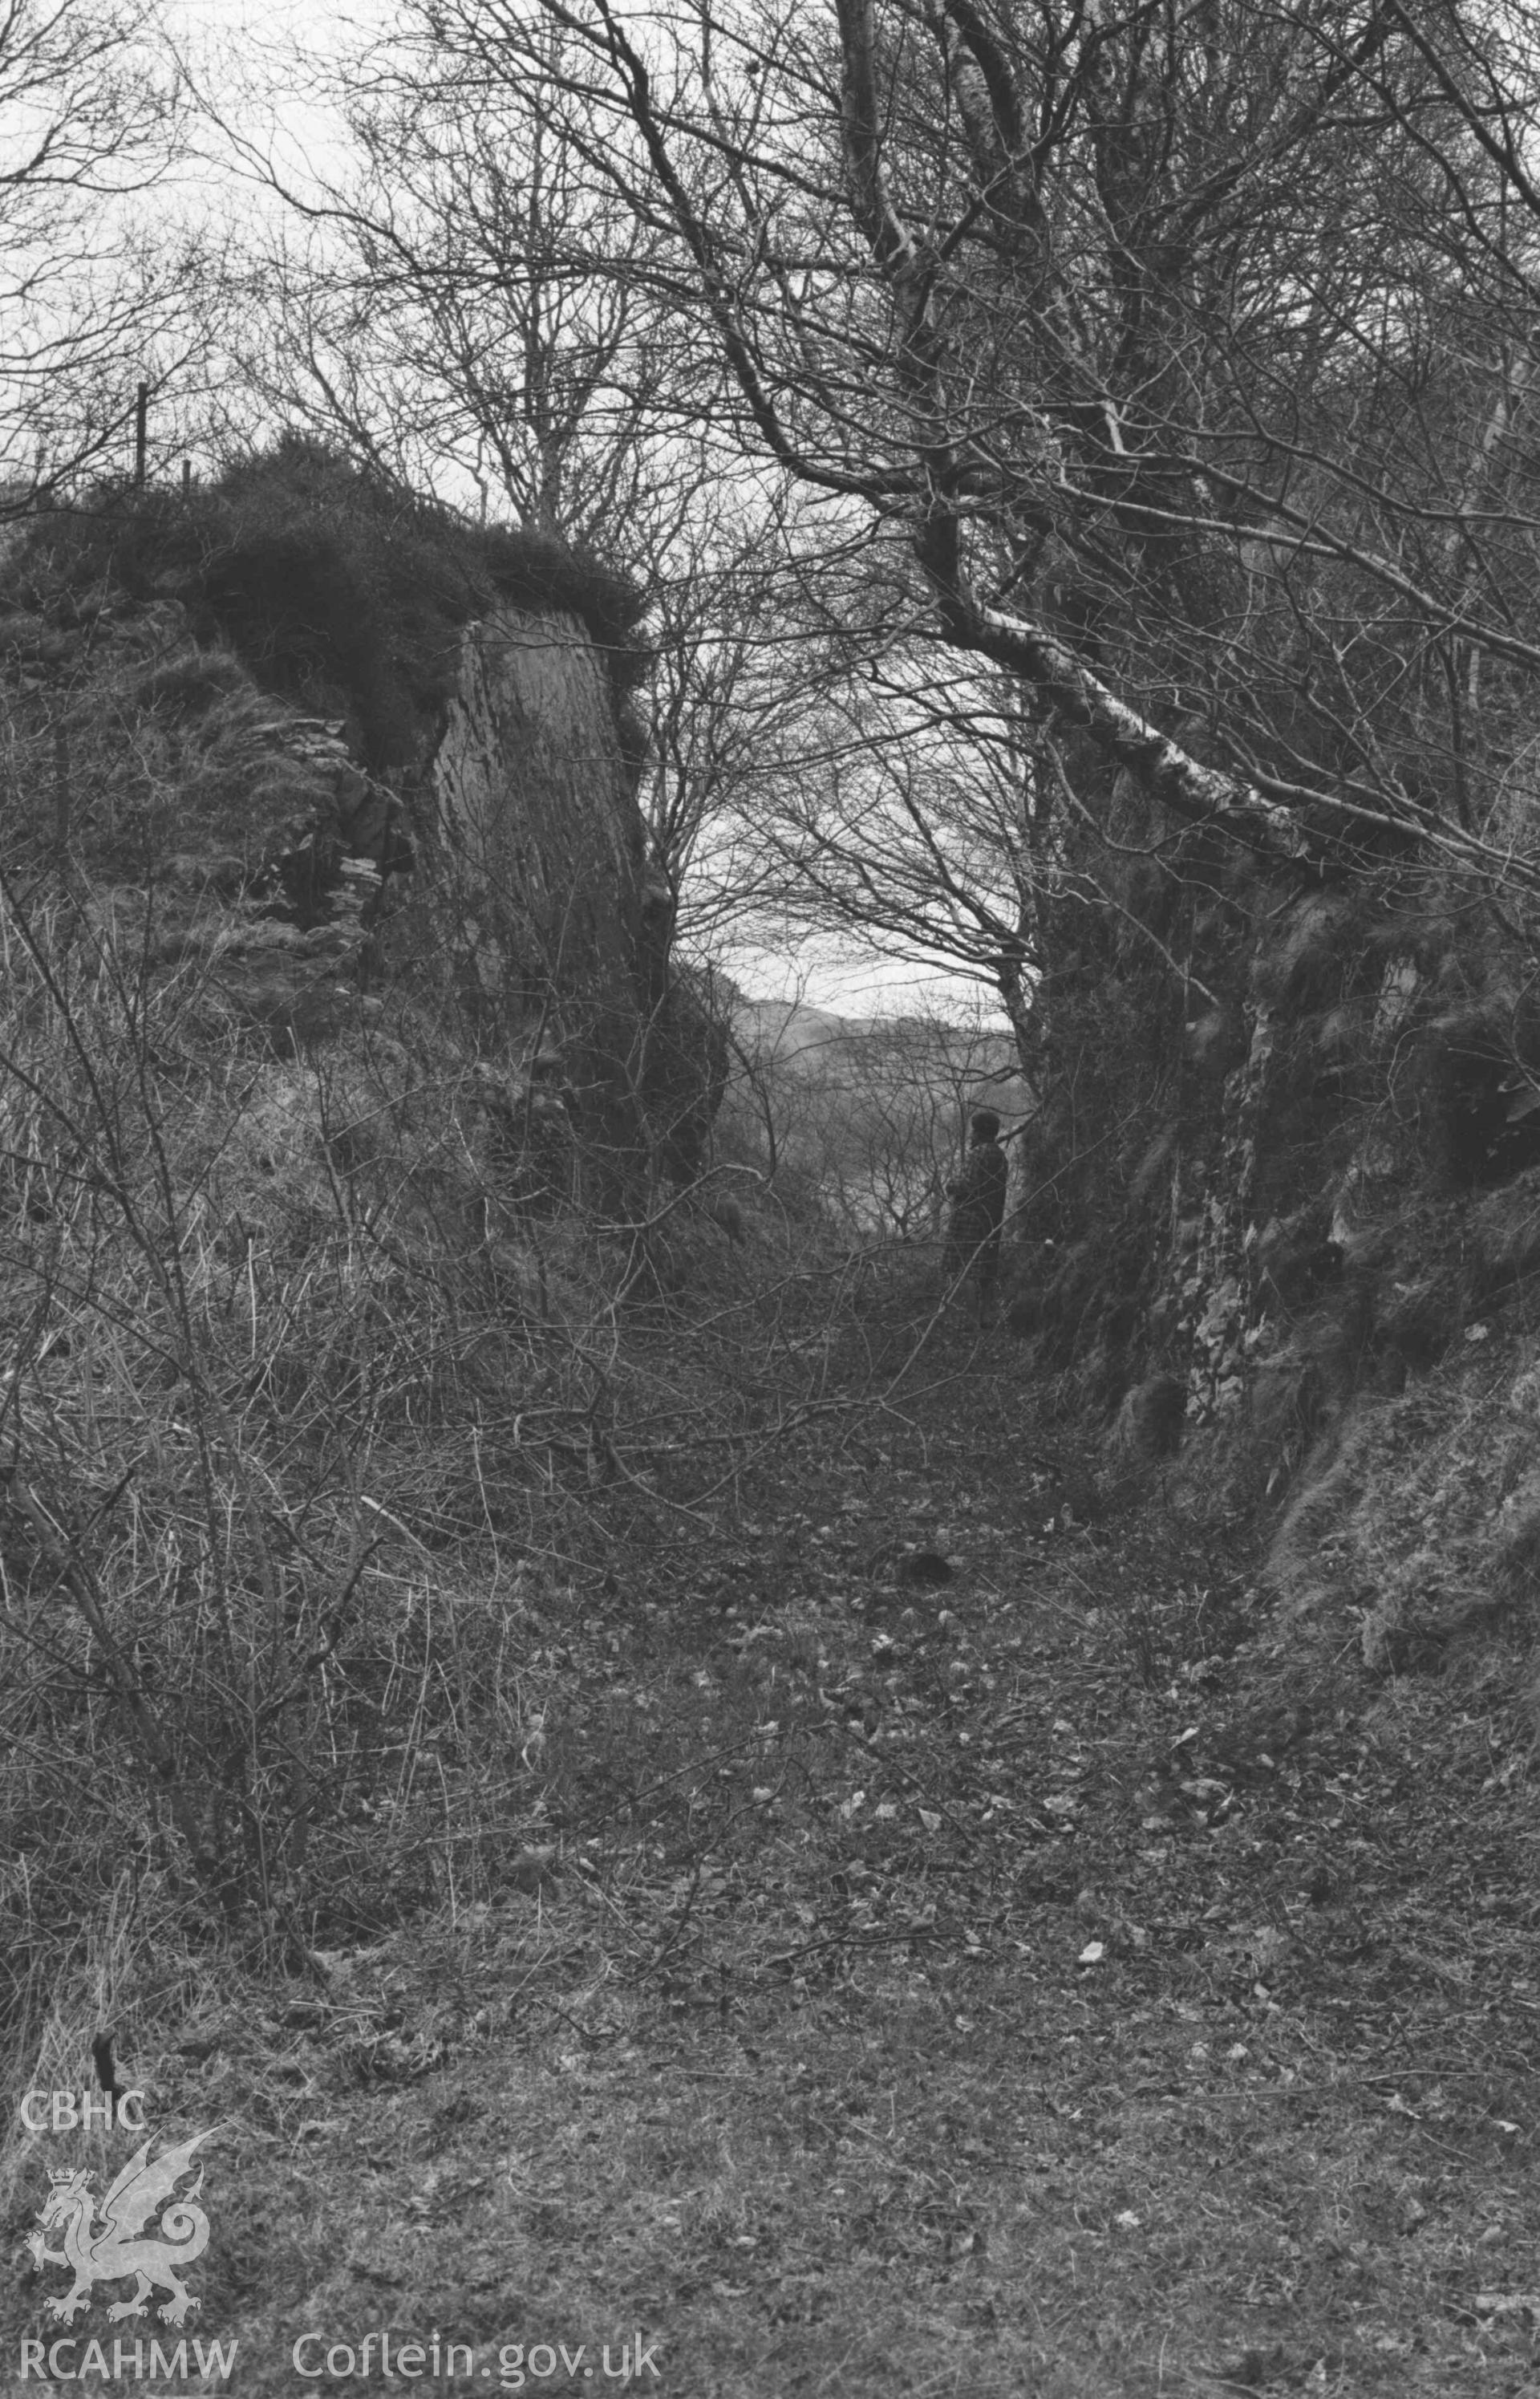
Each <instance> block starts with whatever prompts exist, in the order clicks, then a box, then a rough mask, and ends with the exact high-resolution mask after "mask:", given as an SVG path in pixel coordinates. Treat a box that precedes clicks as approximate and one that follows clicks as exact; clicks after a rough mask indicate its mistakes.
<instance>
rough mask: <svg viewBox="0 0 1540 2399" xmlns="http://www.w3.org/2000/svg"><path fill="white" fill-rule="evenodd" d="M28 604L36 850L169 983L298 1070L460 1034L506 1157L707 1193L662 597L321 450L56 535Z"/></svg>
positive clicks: (698, 1030) (560, 1180)
mask: <svg viewBox="0 0 1540 2399" xmlns="http://www.w3.org/2000/svg"><path fill="white" fill-rule="evenodd" d="M19 588H20V589H21V590H22V592H23V596H24V597H25V598H26V600H27V602H28V605H27V606H26V608H25V609H24V610H19V611H15V612H13V614H12V615H11V616H10V617H6V618H4V619H3V620H0V649H4V650H6V651H8V654H9V658H10V675H11V679H12V680H13V682H14V683H15V684H16V686H17V691H16V698H17V711H16V716H15V720H14V723H15V726H16V727H17V728H19V729H20V731H21V733H22V735H23V738H24V739H30V740H33V741H34V742H35V743H36V745H37V748H38V752H39V756H40V757H41V758H43V759H45V760H46V762H47V766H46V772H47V774H48V776H49V778H50V779H51V781H52V783H53V785H54V787H55V788H54V790H53V792H52V793H51V803H52V805H51V808H50V807H45V808H43V809H40V810H39V811H38V819H39V822H38V831H39V834H40V842H39V850H38V855H39V858H40V859H41V858H42V857H43V856H44V855H45V854H46V853H47V851H48V850H50V849H51V854H52V856H53V858H54V860H55V862H56V863H59V864H62V865H67V867H68V868H69V870H70V871H71V872H72V873H73V874H74V876H75V877H76V880H77V887H78V888H80V889H81V890H83V891H86V892H88V893H89V899H88V912H89V913H94V915H95V916H96V917H97V918H98V919H99V920H100V921H101V923H102V924H103V925H106V924H107V923H109V922H110V923H111V925H112V926H113V928H115V935H117V936H119V937H121V936H123V935H125V934H126V933H127V932H128V930H129V929H130V928H132V929H133V931H134V937H135V940H136V942H138V944H139V947H140V951H141V955H142V956H143V958H144V959H145V961H146V963H147V964H150V965H152V966H155V968H156V969H157V970H158V969H161V968H168V967H171V966H175V965H186V964H188V963H189V962H196V961H201V963H202V965H203V968H204V969H205V970H206V984H207V992H208V996H209V999H210V1001H211V1002H212V1003H214V1004H216V1005H217V1006H218V1007H219V1008H220V1009H221V1010H223V1011H224V1012H226V1013H227V1014H230V1015H232V1016H233V1018H234V1020H235V1021H236V1023H247V1024H249V1025H250V1026H252V1027H256V1028H260V1029H261V1032H262V1034H263V1037H264V1038H265V1039H266V1040H267V1041H268V1042H269V1044H270V1045H271V1046H272V1047H273V1048H274V1049H275V1050H277V1051H278V1053H279V1054H292V1053H293V1052H295V1051H297V1050H305V1051H307V1052H310V1051H314V1050H315V1049H316V1047H317V1044H321V1043H324V1042H326V1041H328V1040H331V1039H333V1038H335V1037H337V1036H338V1035H339V1034H341V1033H343V1032H344V1031H345V1029H346V1027H347V1026H348V1025H349V1024H350V1023H358V1022H360V1021H367V1020H369V1019H371V1018H372V1019H373V1020H375V1021H376V1022H378V1020H379V1019H380V1018H381V1017H382V1015H383V1016H384V1017H385V1020H386V1022H387V1024H388V1023H395V1022H396V1021H397V1020H398V1019H399V1020H400V1022H399V1025H398V1029H400V1030H404V1029H406V1019H407V1018H408V1017H412V1018H414V1019H415V1023H416V1026H417V1030H418V1032H419V1033H422V1032H426V1030H427V1028H429V1027H433V1028H435V1030H434V1031H433V1033H432V1035H431V1038H437V1039H440V1040H442V1041H444V1042H446V1043H448V1044H449V1046H450V1047H451V1048H453V1050H455V1051H456V1052H457V1053H458V1054H461V1055H462V1056H463V1058H464V1059H465V1060H466V1061H469V1060H474V1061H476V1062H478V1069H479V1072H480V1070H481V1069H483V1068H484V1069H485V1070H487V1072H490V1074H491V1076H492V1078H493V1082H494V1083H497V1084H498V1085H499V1087H500V1089H501V1093H502V1098H501V1103H500V1106H501V1112H502V1114H503V1116H504V1117H505V1118H507V1122H506V1123H505V1126H504V1136H505V1137H504V1140H503V1146H504V1147H505V1149H510V1148H513V1147H517V1146H519V1145H520V1144H521V1143H527V1138H528V1135H529V1133H530V1131H531V1126H532V1122H533V1118H534V1114H535V1113H536V1111H537V1109H538V1111H539V1112H540V1113H542V1114H543V1115H544V1117H545V1118H547V1120H548V1124H556V1123H563V1124H565V1126H566V1128H567V1134H568V1141H567V1146H568V1150H569V1153H570V1155H569V1156H568V1158H567V1159H566V1161H565V1163H564V1164H563V1163H561V1162H560V1161H547V1165H549V1166H550V1169H551V1171H550V1172H549V1173H544V1174H543V1175H542V1177H540V1178H538V1179H539V1180H540V1181H541V1183H542V1187H543V1188H545V1189H546V1190H547V1196H549V1195H550V1194H551V1193H552V1192H558V1193H559V1192H561V1191H562V1190H568V1191H575V1192H576V1193H577V1194H578V1195H580V1196H583V1197H586V1198H588V1199H592V1200H597V1201H598V1202H599V1204H600V1205H601V1206H602V1207H605V1208H610V1207H613V1206H614V1205H615V1203H616V1202H617V1201H618V1200H620V1199H622V1198H623V1197H625V1196H627V1195H628V1194H633V1193H634V1192H635V1191H636V1190H638V1189H639V1188H640V1186H641V1185H642V1182H643V1181H644V1180H645V1178H646V1175H647V1173H648V1172H649V1170H659V1169H660V1170H661V1171H664V1172H671V1173H674V1174H676V1175H677V1174H682V1173H683V1174H687V1173H689V1172H693V1171H694V1168H695V1166H696V1163H697V1162H698V1152H699V1142H700V1136H701V1132H702V1130H703V1127H704V1125H705V1124H706V1123H709V1113H710V1107H711V1105H712V1099H713V1093H714V1089H715V1077H716V1074H717V1072H718V1068H719V1066H720V1061H719V1062H716V1064H713V1058H712V1044H711V1038H710V1028H709V1025H708V1024H707V1023H705V1022H704V1021H703V1019H702V1016H701V1012H700V1010H699V1008H698V1007H697V1005H696V999H695V996H694V995H693V993H692V991H691V988H690V986H689V983H688V981H687V980H682V979H681V978H680V977H679V976H678V975H677V974H676V973H675V971H674V969H673V968H672V965H671V962H670V958H669V943H670V936H671V930H672V922H671V908H670V904H669V895H668V893H667V890H666V888H663V887H661V886H660V885H659V883H658V881H657V878H656V877H652V878H649V874H648V872H647V861H646V845H645V837H644V828H643V825H642V818H641V815H640V811H639V809H638V806H637V803H636V779H637V777H636V761H637V758H638V755H639V741H638V732H639V727H638V725H637V722H636V719H635V717H634V714H633V712H631V709H630V706H629V702H628V692H629V689H630V687H631V685H632V684H633V683H634V682H635V680H636V676H637V674H638V672H639V671H640V666H641V664H642V663H644V659H643V657H642V653H641V652H639V650H638V648H637V645H636V643H635V640H634V638H633V634H632V630H631V629H632V628H633V627H634V624H635V621H636V619H637V617H639V616H640V613H641V610H642V604H643V603H642V595H641V594H639V593H638V592H636V591H635V590H632V589H631V588H630V587H629V586H628V585H626V584H625V583H624V582H623V581H622V580H621V579H620V578H618V577H616V576H614V575H613V574H610V573H609V572H608V571H607V570H605V569H602V568H601V567H599V566H597V565H595V564H593V563H592V562H585V561H581V560H574V559H572V558H570V557H568V556H567V555H566V553H564V552H561V551H560V550H559V549H557V548H556V547H555V546H554V545H552V544H549V543H546V542H541V541H538V540H533V541H532V540H526V539H525V538H524V537H523V536H521V535H516V534H512V533H507V532H495V531H486V530H481V529H478V528H475V527H469V526H465V525H462V524H460V523H459V522H457V521H456V520H453V519H452V518H450V517H447V516H446V515H445V514H444V513H443V512H442V511H439V510H436V509H434V508H431V507H430V506H428V505H427V504H426V503H419V502H415V501H413V500H412V499H411V497H410V495H403V494H400V493H399V492H395V491H394V490H389V491H383V490H381V489H379V488H377V487H376V486H375V485H374V484H373V483H371V481H368V479H366V478H363V477H360V476H359V475H358V474H357V473H355V472H354V470H352V469H351V468H347V467H346V466H345V465H344V464H343V463H341V462H339V461H337V460H335V459H332V458H330V457H329V456H327V455H326V454H323V453H317V452H316V451H314V450H313V449H312V448H310V447H309V446H307V445H305V444H304V443H290V444H288V445H280V449H279V451H278V452H277V454H275V455H274V456H273V457H272V458H270V459H268V460H266V461H261V460H259V461H256V462H253V464H252V465H251V466H250V467H249V468H243V469H242V470H240V472H239V473H237V474H236V475H235V476H233V477H232V478H230V479H227V481H226V483H225V484H224V485H223V486H222V487H221V488H220V490H219V491H217V492H215V493H212V494H207V495H196V498H195V502H194V503H193V504H191V505H190V506H189V507H182V505H181V504H179V503H177V502H176V501H174V499H173V498H172V496H171V495H148V497H147V498H145V499H143V500H142V501H139V502H135V503H131V504H128V506H126V507H124V508H118V509H116V511H115V510H114V508H111V507H109V508H108V509H107V511H106V513H105V514H104V515H103V516H102V517H101V518H96V519H88V520H86V521H85V522H84V523H76V522H69V523H61V524H58V525H54V524H48V525H46V526H40V527H39V528H38V530H37V532H36V533H35V535H34V536H32V537H31V539H30V542H29V544H28V545H27V546H26V547H25V549H24V550H23V553H22V554H21V556H20V562H19ZM3 671H5V668H4V660H3V659H0V672H3ZM125 737H127V738H125ZM76 788H78V789H80V790H82V791H84V790H86V789H89V790H90V792H91V793H92V804H91V807H90V811H89V815H87V814H86V813H85V812H84V811H82V810H81V809H80V808H79V807H78V806H74V803H73V802H72V797H71V794H72V792H73V791H74V790H75V789H76ZM50 817H51V824H50V823H49V821H48V820H49V818H50ZM48 834H51V835H52V839H51V843H50V842H49V840H48V839H47V835H48ZM403 1011H404V1014H403ZM484 1079H485V1078H484V1076H483V1080H484ZM536 1093H537V1094H538V1096H537V1099H536V1097H535V1096H534V1095H535V1094H536ZM547 1146H548V1145H547Z"/></svg>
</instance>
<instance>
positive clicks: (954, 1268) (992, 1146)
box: [946, 1108, 1008, 1333]
mask: <svg viewBox="0 0 1540 2399" xmlns="http://www.w3.org/2000/svg"><path fill="white" fill-rule="evenodd" d="M1007 1173H1008V1170H1007V1168H1006V1153H1005V1151H1004V1150H1003V1149H1002V1148H1001V1146H1000V1119H999V1118H998V1117H997V1116H996V1115H995V1113H994V1111H993V1108H976V1109H975V1110H974V1112H973V1115H972V1117H971V1118H969V1120H968V1152H967V1157H966V1159H965V1160H964V1162H963V1171H962V1172H961V1174H959V1175H958V1176H956V1178H955V1179H954V1180H953V1181H952V1182H951V1183H949V1184H948V1185H947V1197H948V1198H949V1199H950V1200H951V1201H952V1221H951V1224H950V1225H949V1227H948V1228H947V1246H946V1275H947V1281H948V1283H949V1284H951V1283H955V1282H960V1281H965V1280H966V1282H967V1283H968V1284H969V1285H970V1286H971V1288H972V1290H973V1291H974V1293H975V1294H977V1298H978V1303H979V1331H980V1332H981V1333H985V1332H988V1330H989V1328H990V1326H991V1325H992V1324H993V1321H994V1294H995V1290H996V1287H997V1286H998V1283H999V1281H1000V1229H1001V1227H1002V1226H1003V1225H1004V1223H1005V1221H1006V1179H1007Z"/></svg>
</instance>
